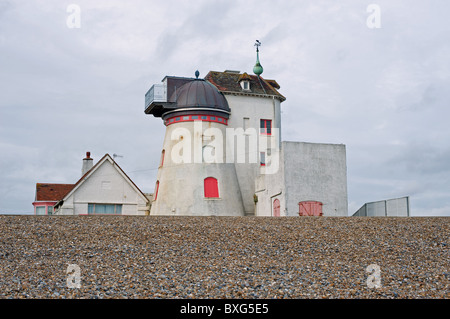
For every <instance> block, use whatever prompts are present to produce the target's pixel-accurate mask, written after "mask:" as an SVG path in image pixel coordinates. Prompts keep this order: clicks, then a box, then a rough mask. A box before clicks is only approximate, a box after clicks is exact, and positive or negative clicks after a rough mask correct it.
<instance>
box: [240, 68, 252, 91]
mask: <svg viewBox="0 0 450 319" xmlns="http://www.w3.org/2000/svg"><path fill="white" fill-rule="evenodd" d="M251 79H252V78H251V77H250V75H248V74H247V73H245V72H244V73H243V74H241V75H240V76H239V79H238V82H239V84H240V85H241V88H242V90H243V91H250V80H251Z"/></svg>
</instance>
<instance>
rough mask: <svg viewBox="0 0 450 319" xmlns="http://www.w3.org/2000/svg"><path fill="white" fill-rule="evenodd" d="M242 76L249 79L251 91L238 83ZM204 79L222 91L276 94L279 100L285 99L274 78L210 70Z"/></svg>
mask: <svg viewBox="0 0 450 319" xmlns="http://www.w3.org/2000/svg"><path fill="white" fill-rule="evenodd" d="M243 78H245V79H246V80H249V82H250V90H251V92H247V91H244V90H243V89H242V87H241V85H240V84H239V80H241V79H243ZM205 80H207V81H208V82H209V83H211V84H213V85H214V86H215V87H217V89H218V90H219V91H221V92H222V93H244V94H248V93H253V94H262V95H275V96H278V97H279V98H280V100H281V101H284V100H286V98H285V97H284V96H283V95H282V94H280V93H279V92H278V91H277V88H280V86H279V85H278V83H277V82H276V81H275V80H265V79H263V78H262V77H259V78H258V76H256V75H248V74H245V75H244V74H240V73H237V72H236V73H235V72H217V71H210V72H209V73H208V74H207V75H206V77H205Z"/></svg>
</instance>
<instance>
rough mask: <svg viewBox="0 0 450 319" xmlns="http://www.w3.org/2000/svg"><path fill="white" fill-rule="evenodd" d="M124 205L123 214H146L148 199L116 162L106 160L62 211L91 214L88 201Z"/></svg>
mask: <svg viewBox="0 0 450 319" xmlns="http://www.w3.org/2000/svg"><path fill="white" fill-rule="evenodd" d="M90 203H92V204H121V205H122V215H145V209H146V201H145V200H144V199H143V198H142V195H141V194H140V193H139V192H137V191H136V190H135V189H134V188H133V187H132V186H131V185H130V184H129V183H128V181H127V180H126V179H125V177H124V176H122V175H121V174H120V173H119V172H118V170H117V169H116V168H115V167H113V164H112V163H111V162H109V161H108V160H106V161H104V162H103V163H102V164H101V166H100V167H98V168H97V169H96V170H95V171H94V172H93V174H92V175H90V176H89V177H88V178H87V179H86V180H85V181H84V183H82V184H81V185H80V186H79V188H77V189H76V190H75V192H74V193H73V194H72V195H71V196H69V197H68V198H67V199H66V200H65V201H64V204H63V206H62V207H61V210H60V212H59V214H61V215H82V214H88V204H90Z"/></svg>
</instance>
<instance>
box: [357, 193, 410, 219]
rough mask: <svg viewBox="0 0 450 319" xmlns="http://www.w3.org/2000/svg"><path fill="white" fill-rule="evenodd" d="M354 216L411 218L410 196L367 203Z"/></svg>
mask: <svg viewBox="0 0 450 319" xmlns="http://www.w3.org/2000/svg"><path fill="white" fill-rule="evenodd" d="M353 216H369V217H375V216H392V217H395V216H404V217H407V216H410V212H409V196H406V197H402V198H394V199H388V200H382V201H377V202H372V203H366V204H364V205H363V206H362V207H361V208H360V209H358V211H357V212H356V213H354V214H353Z"/></svg>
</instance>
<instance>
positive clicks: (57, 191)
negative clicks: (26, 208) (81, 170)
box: [36, 183, 74, 201]
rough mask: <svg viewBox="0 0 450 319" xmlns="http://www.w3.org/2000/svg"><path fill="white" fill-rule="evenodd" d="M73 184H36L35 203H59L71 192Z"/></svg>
mask: <svg viewBox="0 0 450 319" xmlns="http://www.w3.org/2000/svg"><path fill="white" fill-rule="evenodd" d="M73 187H74V184H44V183H37V184H36V201H59V200H61V199H63V198H64V196H65V195H66V194H67V193H68V192H70V191H71V190H72V188H73Z"/></svg>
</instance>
